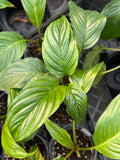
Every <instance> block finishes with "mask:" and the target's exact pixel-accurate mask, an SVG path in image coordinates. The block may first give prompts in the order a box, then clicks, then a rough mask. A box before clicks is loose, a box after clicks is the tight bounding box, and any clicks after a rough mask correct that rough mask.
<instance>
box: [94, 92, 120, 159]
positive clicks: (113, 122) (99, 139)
mask: <svg viewBox="0 0 120 160" xmlns="http://www.w3.org/2000/svg"><path fill="white" fill-rule="evenodd" d="M93 139H94V143H95V149H97V150H98V151H99V152H100V153H102V154H104V155H105V156H107V157H110V158H112V159H120V94H119V95H118V96H117V97H115V98H114V99H113V100H112V102H111V103H110V104H109V106H108V107H107V109H106V110H105V112H104V113H103V114H102V116H101V117H100V119H99V120H98V122H97V124H96V127H95V132H94V135H93Z"/></svg>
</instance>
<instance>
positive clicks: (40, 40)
mask: <svg viewBox="0 0 120 160" xmlns="http://www.w3.org/2000/svg"><path fill="white" fill-rule="evenodd" d="M37 29H38V34H39V45H40V47H41V48H42V37H41V33H40V27H39V26H38V27H37Z"/></svg>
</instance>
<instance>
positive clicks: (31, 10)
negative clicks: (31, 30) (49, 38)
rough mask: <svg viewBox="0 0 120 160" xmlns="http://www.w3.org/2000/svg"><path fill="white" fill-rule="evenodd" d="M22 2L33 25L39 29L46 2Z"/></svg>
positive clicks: (37, 0)
mask: <svg viewBox="0 0 120 160" xmlns="http://www.w3.org/2000/svg"><path fill="white" fill-rule="evenodd" d="M21 2H22V5H23V7H24V9H25V12H26V13H27V15H28V17H29V19H30V21H31V23H32V24H33V25H35V26H36V27H39V26H40V24H41V22H42V20H43V17H44V11H45V6H46V0H27V1H26V0H21Z"/></svg>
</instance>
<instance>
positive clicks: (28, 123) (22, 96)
mask: <svg viewBox="0 0 120 160" xmlns="http://www.w3.org/2000/svg"><path fill="white" fill-rule="evenodd" d="M65 91H66V87H65V86H62V85H61V86H60V85H59V82H58V80H57V79H56V78H54V77H50V76H47V75H44V76H40V77H39V78H38V79H36V80H33V81H31V82H29V83H28V84H27V85H26V86H25V87H24V88H23V89H22V90H21V92H20V93H19V94H18V96H17V97H16V98H15V99H14V100H13V102H12V103H11V105H10V106H9V107H8V115H7V118H8V126H9V129H10V131H11V134H12V135H13V137H14V139H15V140H16V141H24V140H26V138H28V137H29V136H31V135H32V134H33V133H35V132H36V131H37V130H38V128H39V127H41V126H42V125H43V124H44V122H45V121H46V119H47V118H48V117H50V116H51V115H52V114H53V113H54V112H55V111H56V110H57V109H58V107H59V106H60V104H61V103H62V101H63V100H64V98H65Z"/></svg>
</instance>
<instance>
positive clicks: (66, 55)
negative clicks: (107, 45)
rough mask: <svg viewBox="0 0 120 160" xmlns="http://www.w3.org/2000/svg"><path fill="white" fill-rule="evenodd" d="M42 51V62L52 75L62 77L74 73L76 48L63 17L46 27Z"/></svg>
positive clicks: (76, 57) (68, 25)
mask: <svg viewBox="0 0 120 160" xmlns="http://www.w3.org/2000/svg"><path fill="white" fill-rule="evenodd" d="M42 51H43V59H44V62H45V64H46V66H47V68H48V70H49V71H50V72H51V73H52V74H53V75H55V76H57V77H63V76H64V75H71V74H72V73H73V72H74V71H75V69H76V66H77V64H78V56H79V54H78V48H77V46H76V41H75V40H74V37H73V31H72V29H71V26H70V24H69V22H68V20H67V19H66V18H65V16H62V17H61V18H59V19H58V20H56V21H54V22H52V23H51V24H50V25H49V26H48V28H47V30H46V32H45V37H44V41H43V45H42Z"/></svg>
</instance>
